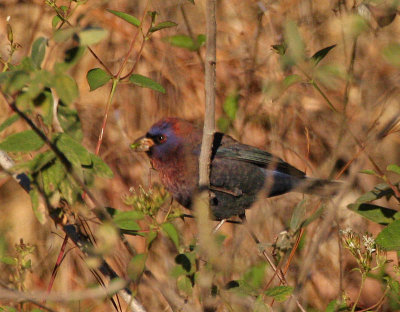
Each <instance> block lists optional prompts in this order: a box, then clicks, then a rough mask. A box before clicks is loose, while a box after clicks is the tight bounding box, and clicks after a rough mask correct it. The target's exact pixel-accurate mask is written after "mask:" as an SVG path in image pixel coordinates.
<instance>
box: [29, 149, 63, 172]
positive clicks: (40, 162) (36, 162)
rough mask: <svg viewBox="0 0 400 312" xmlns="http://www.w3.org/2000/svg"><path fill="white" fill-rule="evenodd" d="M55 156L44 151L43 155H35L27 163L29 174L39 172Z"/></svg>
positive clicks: (50, 152) (51, 152)
mask: <svg viewBox="0 0 400 312" xmlns="http://www.w3.org/2000/svg"><path fill="white" fill-rule="evenodd" d="M54 158H56V155H55V154H54V152H53V151H46V152H44V153H40V154H38V155H36V156H35V157H34V158H33V159H32V160H31V161H29V162H28V163H27V164H28V167H29V169H30V171H31V173H36V172H38V171H39V170H41V169H42V168H43V167H44V166H46V165H47V164H48V163H49V162H51V161H52V160H53V159H54Z"/></svg>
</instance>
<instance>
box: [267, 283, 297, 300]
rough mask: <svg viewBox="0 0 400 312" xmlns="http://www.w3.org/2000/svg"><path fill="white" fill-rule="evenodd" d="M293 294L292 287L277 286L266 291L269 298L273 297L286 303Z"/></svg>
mask: <svg viewBox="0 0 400 312" xmlns="http://www.w3.org/2000/svg"><path fill="white" fill-rule="evenodd" d="M292 293H293V287H291V286H276V287H272V288H269V289H267V290H266V291H265V294H266V295H267V296H268V297H272V298H274V299H275V300H276V301H278V302H283V301H286V300H287V299H289V297H290V295H291V294H292Z"/></svg>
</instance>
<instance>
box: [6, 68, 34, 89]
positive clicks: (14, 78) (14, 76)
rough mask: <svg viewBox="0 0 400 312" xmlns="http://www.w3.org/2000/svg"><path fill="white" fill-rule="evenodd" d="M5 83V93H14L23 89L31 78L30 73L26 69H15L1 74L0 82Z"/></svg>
mask: <svg viewBox="0 0 400 312" xmlns="http://www.w3.org/2000/svg"><path fill="white" fill-rule="evenodd" d="M4 80H5V82H4V83H3V88H4V89H3V90H4V92H5V93H8V94H13V93H15V92H17V91H19V90H21V89H22V88H23V87H24V86H25V85H26V84H27V83H28V82H29V80H30V75H29V73H27V72H26V71H25V70H15V71H9V72H5V73H1V74H0V83H1V82H2V81H4Z"/></svg>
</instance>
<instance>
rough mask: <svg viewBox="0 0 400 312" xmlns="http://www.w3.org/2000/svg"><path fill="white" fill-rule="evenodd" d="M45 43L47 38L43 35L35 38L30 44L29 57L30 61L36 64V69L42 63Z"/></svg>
mask: <svg viewBox="0 0 400 312" xmlns="http://www.w3.org/2000/svg"><path fill="white" fill-rule="evenodd" d="M46 45H47V39H46V38H43V37H40V38H38V39H36V41H35V42H34V43H33V45H32V53H31V58H32V62H33V63H34V64H35V65H36V67H37V68H38V69H40V66H41V65H42V62H43V59H44V56H45V53H46Z"/></svg>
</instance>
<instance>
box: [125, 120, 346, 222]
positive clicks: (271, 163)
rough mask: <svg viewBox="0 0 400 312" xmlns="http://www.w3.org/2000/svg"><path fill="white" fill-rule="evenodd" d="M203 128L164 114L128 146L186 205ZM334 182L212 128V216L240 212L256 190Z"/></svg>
mask: <svg viewBox="0 0 400 312" xmlns="http://www.w3.org/2000/svg"><path fill="white" fill-rule="evenodd" d="M202 136H203V131H202V129H201V128H199V127H197V126H196V125H195V124H194V123H192V122H189V121H187V120H184V119H181V118H177V117H167V118H163V119H161V120H159V121H158V122H156V123H155V124H153V125H152V126H151V128H150V130H149V131H148V132H147V133H146V134H145V135H144V136H142V137H140V138H138V139H137V140H135V141H134V142H133V143H132V144H131V148H132V149H134V151H136V152H145V153H146V154H147V156H148V158H149V159H150V163H151V166H152V167H153V168H154V169H155V170H157V171H158V173H159V176H160V180H161V183H162V184H163V185H164V187H165V188H166V189H167V191H168V192H169V193H171V195H172V197H173V198H174V199H175V200H176V201H177V202H178V203H179V204H181V205H182V206H184V207H185V208H188V209H192V208H193V207H192V206H193V196H194V194H196V192H197V191H198V190H199V184H198V181H199V156H200V149H201V142H202ZM339 183H340V182H338V181H330V180H324V179H318V178H312V177H308V176H307V175H306V174H305V173H304V172H303V171H301V170H299V169H297V168H295V167H294V166H292V165H290V164H288V163H287V162H285V161H283V160H282V159H280V158H279V157H277V156H274V155H272V154H271V153H269V152H266V151H264V150H261V149H259V148H256V147H253V146H250V145H246V144H242V143H240V142H238V141H236V140H235V139H233V138H232V137H231V136H229V135H227V134H224V133H221V132H215V133H214V138H213V145H212V151H211V163H210V185H209V190H210V193H211V194H210V209H211V214H212V216H213V218H214V219H215V220H226V219H229V218H231V217H233V216H239V217H240V216H244V215H245V211H246V209H248V208H250V207H251V206H252V204H253V203H254V202H255V201H256V200H257V198H258V196H259V194H260V192H264V193H265V196H266V197H273V196H277V195H282V194H285V193H287V192H291V191H297V192H302V193H307V194H317V195H321V196H328V195H331V194H334V193H335V191H336V190H337V188H338V186H339Z"/></svg>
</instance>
